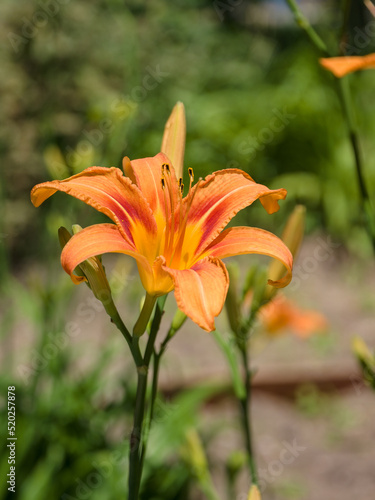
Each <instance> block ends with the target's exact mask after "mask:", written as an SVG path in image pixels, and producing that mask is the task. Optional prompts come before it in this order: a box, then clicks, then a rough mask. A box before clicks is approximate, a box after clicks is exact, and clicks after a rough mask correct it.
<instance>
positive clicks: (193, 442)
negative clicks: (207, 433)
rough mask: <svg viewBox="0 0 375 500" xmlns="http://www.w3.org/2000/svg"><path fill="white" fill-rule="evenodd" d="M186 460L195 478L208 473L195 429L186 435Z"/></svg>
mask: <svg viewBox="0 0 375 500" xmlns="http://www.w3.org/2000/svg"><path fill="white" fill-rule="evenodd" d="M184 451H185V452H186V458H188V461H189V463H190V465H191V467H192V468H193V471H194V473H195V475H196V476H197V477H200V478H202V477H204V476H205V475H206V474H207V472H208V463H207V458H206V454H205V451H204V449H203V445H202V442H201V439H200V437H199V434H198V433H197V431H196V430H195V429H190V430H189V431H187V433H186V444H185V450H184Z"/></svg>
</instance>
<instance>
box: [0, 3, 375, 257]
mask: <svg viewBox="0 0 375 500" xmlns="http://www.w3.org/2000/svg"><path fill="white" fill-rule="evenodd" d="M46 5H47V6H49V9H50V10H51V9H52V10H51V12H53V13H50V14H49V13H48V9H47V7H46V9H47V11H46V10H45V9H44V10H43V8H42V7H41V4H40V3H38V2H26V0H20V1H18V2H17V3H16V4H15V3H14V2H11V1H10V0H5V1H4V2H2V7H1V14H2V15H1V17H2V20H3V24H4V28H3V37H4V40H3V44H2V48H1V52H0V63H1V67H2V75H3V76H2V79H1V82H0V95H1V97H0V99H1V102H0V106H1V109H2V111H3V119H2V121H1V123H0V154H1V156H2V165H3V166H2V172H1V177H2V199H3V201H2V205H3V209H4V210H5V211H6V217H5V218H3V220H2V228H1V232H2V234H5V235H6V240H5V241H6V244H7V247H8V248H9V249H10V250H11V255H12V259H13V261H14V260H15V259H17V260H19V259H23V258H25V254H26V253H27V254H30V253H31V254H32V255H34V256H41V255H40V254H41V252H42V253H43V250H41V249H42V248H43V249H45V250H46V251H48V249H49V248H50V243H49V241H50V235H49V234H48V232H46V229H48V228H55V227H56V224H57V223H58V224H60V225H64V223H65V225H68V226H70V225H71V223H72V222H79V223H80V224H81V225H86V224H89V223H91V222H92V221H93V220H95V221H97V220H98V216H97V215H93V213H94V212H93V211H90V210H88V209H87V207H86V206H82V204H79V203H78V202H76V201H74V200H68V199H67V198H66V197H63V195H58V196H57V197H56V199H53V200H50V201H49V202H48V207H46V208H45V207H43V208H42V209H39V211H38V212H36V211H35V210H34V209H33V208H32V207H31V206H30V203H29V197H28V192H29V189H30V188H31V187H32V185H33V184H34V183H36V182H39V181H43V180H48V179H52V178H62V177H65V176H66V175H70V174H73V173H75V172H78V171H81V170H82V169H84V168H86V167H88V166H91V165H98V164H99V165H103V166H111V165H115V166H120V165H121V158H122V156H123V155H124V154H127V155H129V156H130V157H131V158H138V157H142V156H147V155H154V154H156V152H158V150H159V148H160V141H161V136H162V131H163V126H164V122H165V120H166V118H167V117H168V115H169V113H170V110H171V109H172V106H173V105H174V103H175V102H176V101H177V100H181V101H183V102H184V103H185V106H186V111H187V124H188V128H187V149H186V164H188V165H189V166H192V167H194V168H195V170H196V173H197V175H205V174H207V173H208V172H211V171H213V170H217V169H221V168H226V167H240V168H243V169H245V170H246V171H248V172H250V173H251V175H252V176H253V177H254V178H255V179H256V180H257V181H259V182H263V183H265V184H267V185H270V186H271V187H276V186H277V187H286V188H287V189H288V198H287V202H286V203H284V206H286V208H284V210H282V211H281V212H282V213H281V214H279V215H277V216H275V217H274V218H273V219H272V218H271V219H270V218H269V217H267V216H266V215H265V214H264V213H263V211H262V210H261V209H260V208H259V207H258V206H257V207H254V209H253V210H252V212H251V213H252V217H251V218H252V220H257V221H259V222H258V224H259V225H261V224H262V225H266V226H267V225H268V226H271V229H275V228H277V227H278V225H279V222H280V221H281V220H284V218H285V215H286V211H288V210H289V207H292V206H294V204H295V203H296V202H300V203H304V204H305V205H306V206H307V209H308V229H310V230H311V229H313V228H317V227H324V228H326V229H328V230H329V231H330V232H332V233H334V234H335V235H336V236H337V237H339V238H342V239H346V240H347V241H348V242H349V243H350V241H352V240H353V237H355V239H356V241H359V240H362V239H363V237H362V236H361V234H362V233H361V234H360V232H359V230H358V227H359V210H358V192H357V185H356V179H355V174H354V165H353V158H352V153H351V150H350V146H349V142H348V138H347V133H346V132H347V131H346V125H345V123H344V121H343V117H342V115H341V111H340V106H339V102H338V98H337V95H336V93H335V91H334V80H333V77H332V76H331V75H329V74H328V73H326V72H325V71H324V70H323V69H321V68H320V67H319V65H318V62H317V58H318V54H316V53H315V52H314V50H313V49H312V48H310V47H309V45H308V44H307V43H305V41H304V39H303V37H302V35H301V37H298V36H297V34H296V32H295V28H294V26H293V24H292V23H291V24H290V25H289V27H288V28H285V27H283V28H280V29H277V28H275V27H273V28H272V29H267V28H265V29H259V28H256V27H254V26H253V25H251V23H250V25H247V23H246V22H244V16H243V13H244V12H246V9H249V8H250V7H251V5H250V2H243V4H241V6H239V7H238V9H235V8H233V9H228V11H227V12H226V13H225V16H224V18H223V20H222V19H221V17H222V16H220V15H219V14H218V12H217V9H215V8H214V5H213V4H212V3H211V2H206V1H196V2H187V1H179V2H173V3H172V4H171V3H168V2H166V1H165V0H156V1H153V2H149V3H144V2H138V1H132V2H125V3H123V2H119V1H116V0H112V1H110V2H100V1H97V2H89V1H81V2H61V3H59V1H58V0H51V1H50V2H46ZM274 15H276V11H275V14H274ZM249 16H250V14H249ZM270 16H271V17H272V13H270ZM331 21H332V22H331V24H332V26H334V27H335V28H336V26H337V24H336V20H335V19H334V18H332V20H331ZM328 25H329V19H326V21H325V27H326V28H327V26H328ZM297 33H298V32H297ZM327 33H328V31H327ZM327 36H329V37H331V39H332V38H333V34H331V33H330V34H329V35H327ZM372 45H373V42H372V40H369V43H368V44H367V46H366V52H368V51H370V50H371V46H372ZM358 50H359V49H358ZM351 84H352V87H353V90H354V95H355V102H356V105H357V110H358V115H359V117H360V128H361V135H362V136H363V138H364V149H365V159H366V162H365V165H366V172H365V174H366V177H367V178H368V180H369V182H370V187H372V188H374V185H375V178H374V177H375V176H374V171H375V169H374V168H373V166H374V161H373V157H374V155H373V152H374V146H373V143H374V141H373V140H372V137H373V134H374V133H375V121H374V119H373V116H374V113H373V107H374V106H375V104H373V100H372V99H371V96H372V95H373V92H374V86H375V73H374V72H371V71H368V72H365V73H363V74H358V75H352V77H351ZM62 208H63V210H62ZM243 217H246V216H243ZM35 232H37V234H38V238H35V237H33V235H34V234H36V233H35ZM352 247H353V249H355V247H356V245H352ZM26 249H27V252H26Z"/></svg>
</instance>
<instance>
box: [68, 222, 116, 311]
mask: <svg viewBox="0 0 375 500" xmlns="http://www.w3.org/2000/svg"><path fill="white" fill-rule="evenodd" d="M72 231H73V234H77V233H78V232H79V231H82V227H81V226H79V225H78V224H74V225H73V226H72ZM68 235H69V236H70V234H69V232H68V231H67V230H66V229H65V228H60V230H59V238H60V244H62V243H64V241H65V240H66V239H67V238H68ZM69 239H70V238H69ZM69 239H68V241H69ZM75 272H76V273H77V274H78V275H79V276H84V277H85V278H86V280H87V284H88V286H89V288H91V290H92V293H93V294H94V296H95V297H96V298H97V299H98V300H100V302H102V304H103V306H104V308H105V310H106V311H107V313H108V314H109V315H110V316H112V314H113V311H114V304H113V300H112V293H111V288H110V286H109V283H108V280H107V276H106V274H105V270H104V267H103V264H102V263H101V258H100V257H99V256H96V257H90V258H89V259H87V260H85V261H84V262H82V263H81V264H80V265H79V266H77V268H76V270H75Z"/></svg>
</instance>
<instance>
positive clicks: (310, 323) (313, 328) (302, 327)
mask: <svg viewBox="0 0 375 500" xmlns="http://www.w3.org/2000/svg"><path fill="white" fill-rule="evenodd" d="M259 319H260V320H261V322H262V324H263V326H264V328H265V329H266V331H267V332H268V333H269V334H271V335H276V334H278V333H280V332H281V331H282V330H284V329H286V328H289V329H291V330H292V331H293V332H294V333H295V334H296V335H297V336H298V337H301V338H307V337H309V336H310V335H312V334H313V333H315V332H319V331H323V330H325V329H326V328H327V326H328V325H327V320H326V318H325V317H324V316H323V315H322V314H320V313H319V312H317V311H312V310H303V309H300V308H299V307H298V306H296V305H295V304H294V303H293V302H292V301H291V300H288V299H286V298H285V297H284V296H283V295H277V296H276V297H275V298H274V299H272V300H271V301H270V302H268V303H267V304H265V305H264V306H263V307H261V309H260V311H259Z"/></svg>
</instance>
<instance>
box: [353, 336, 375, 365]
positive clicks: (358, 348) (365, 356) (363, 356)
mask: <svg viewBox="0 0 375 500" xmlns="http://www.w3.org/2000/svg"><path fill="white" fill-rule="evenodd" d="M352 350H353V352H354V354H355V355H356V356H357V358H358V359H359V361H361V362H362V363H364V364H365V365H369V366H371V365H372V366H373V367H374V368H375V357H374V356H373V355H372V354H371V352H370V350H369V348H368V347H367V345H366V344H365V343H364V341H363V340H362V339H361V337H354V339H353V340H352Z"/></svg>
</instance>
